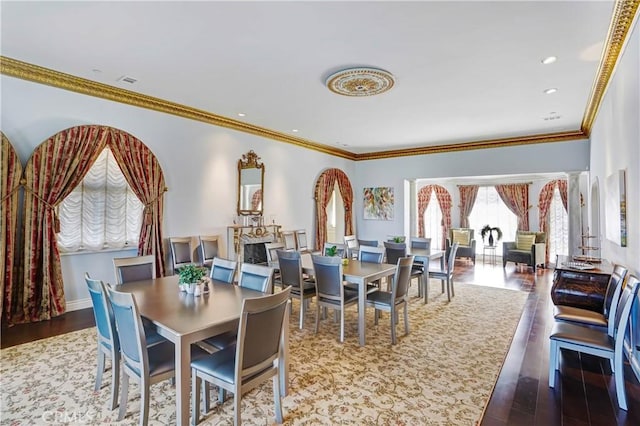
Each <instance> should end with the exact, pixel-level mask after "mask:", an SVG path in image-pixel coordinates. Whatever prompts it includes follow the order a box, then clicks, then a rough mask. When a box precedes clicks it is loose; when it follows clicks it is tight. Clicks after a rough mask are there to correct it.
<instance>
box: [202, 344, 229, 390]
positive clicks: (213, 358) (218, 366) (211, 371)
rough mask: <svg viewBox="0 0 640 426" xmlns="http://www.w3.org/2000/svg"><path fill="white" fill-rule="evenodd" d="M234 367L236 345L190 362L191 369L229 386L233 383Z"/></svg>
mask: <svg viewBox="0 0 640 426" xmlns="http://www.w3.org/2000/svg"><path fill="white" fill-rule="evenodd" d="M235 365H236V345H231V346H228V347H226V348H224V349H222V350H221V351H218V352H214V353H212V354H210V355H207V356H206V357H201V358H198V359H194V360H191V368H193V369H196V370H198V371H201V372H203V373H205V374H208V375H210V376H215V377H217V378H219V379H221V380H223V381H225V382H227V383H229V384H233V383H234V381H235V380H234V374H235Z"/></svg>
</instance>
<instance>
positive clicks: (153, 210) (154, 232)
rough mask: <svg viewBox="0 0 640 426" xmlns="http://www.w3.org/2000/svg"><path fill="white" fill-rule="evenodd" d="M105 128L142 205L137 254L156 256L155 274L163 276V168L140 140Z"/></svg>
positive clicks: (109, 140) (122, 169) (124, 173)
mask: <svg viewBox="0 0 640 426" xmlns="http://www.w3.org/2000/svg"><path fill="white" fill-rule="evenodd" d="M108 130H109V138H108V144H109V148H111V152H112V153H113V157H114V158H115V160H116V161H117V162H118V165H119V166H120V170H121V171H122V174H123V175H124V178H125V179H126V180H127V183H128V184H129V186H130V187H131V190H132V191H133V192H134V193H135V194H136V196H137V197H138V199H139V200H140V201H141V202H142V204H143V205H144V210H143V214H144V218H143V220H142V227H141V228H140V238H139V240H138V256H146V255H149V254H153V255H155V257H156V276H158V277H163V276H164V245H163V243H162V221H163V217H164V216H163V215H164V214H163V212H164V208H163V200H164V197H163V195H164V193H165V191H166V190H167V188H166V186H165V182H164V174H163V173H162V168H161V167H160V163H159V162H158V159H157V158H156V156H155V155H153V152H151V150H150V149H149V148H148V147H147V146H146V145H145V144H143V143H142V141H140V140H139V139H137V138H136V137H134V136H132V135H130V134H129V133H127V132H124V131H122V130H118V129H114V128H111V127H110V128H108Z"/></svg>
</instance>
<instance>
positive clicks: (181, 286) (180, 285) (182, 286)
mask: <svg viewBox="0 0 640 426" xmlns="http://www.w3.org/2000/svg"><path fill="white" fill-rule="evenodd" d="M187 287H188V284H179V285H178V288H179V289H180V291H181V292H186V291H187Z"/></svg>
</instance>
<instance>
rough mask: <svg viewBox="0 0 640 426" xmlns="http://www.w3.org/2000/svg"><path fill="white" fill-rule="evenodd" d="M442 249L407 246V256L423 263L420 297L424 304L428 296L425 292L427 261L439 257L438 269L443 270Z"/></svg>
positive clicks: (427, 276) (427, 279)
mask: <svg viewBox="0 0 640 426" xmlns="http://www.w3.org/2000/svg"><path fill="white" fill-rule="evenodd" d="M444 254H445V251H444V250H430V249H418V248H409V247H407V256H415V259H414V261H416V260H417V261H419V262H422V264H423V265H424V277H423V278H424V279H423V281H422V283H423V286H422V297H423V298H424V303H425V304H426V303H427V301H428V298H429V295H428V294H427V287H428V286H427V284H428V282H429V262H430V261H432V260H437V259H440V269H442V270H444Z"/></svg>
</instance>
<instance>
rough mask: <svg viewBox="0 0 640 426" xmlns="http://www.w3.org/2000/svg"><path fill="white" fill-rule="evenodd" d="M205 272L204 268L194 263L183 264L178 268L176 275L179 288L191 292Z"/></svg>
mask: <svg viewBox="0 0 640 426" xmlns="http://www.w3.org/2000/svg"><path fill="white" fill-rule="evenodd" d="M206 274H207V271H206V269H205V268H202V267H200V266H198V265H194V264H189V265H185V266H183V267H182V268H180V269H178V275H179V277H180V279H179V280H178V284H180V288H181V290H183V291H184V290H186V291H187V292H188V293H193V292H194V291H195V289H196V286H197V285H198V281H200V280H201V279H202V278H203V277H204V276H205V275H206Z"/></svg>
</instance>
